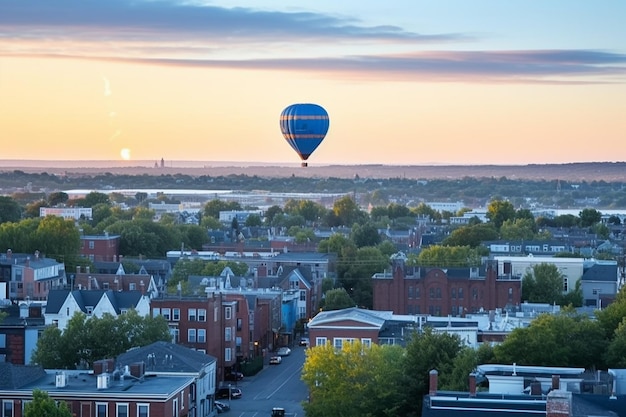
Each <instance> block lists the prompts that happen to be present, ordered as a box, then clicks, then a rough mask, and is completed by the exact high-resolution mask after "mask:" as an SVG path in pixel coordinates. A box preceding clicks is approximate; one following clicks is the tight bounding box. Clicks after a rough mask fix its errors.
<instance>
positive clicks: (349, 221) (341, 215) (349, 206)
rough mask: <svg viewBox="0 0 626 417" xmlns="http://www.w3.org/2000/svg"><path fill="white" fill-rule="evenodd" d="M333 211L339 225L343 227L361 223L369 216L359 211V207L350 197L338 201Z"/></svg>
mask: <svg viewBox="0 0 626 417" xmlns="http://www.w3.org/2000/svg"><path fill="white" fill-rule="evenodd" d="M332 211H333V213H334V214H335V216H336V218H337V220H338V225H343V226H350V225H353V224H354V223H361V222H362V221H363V220H364V219H365V218H366V217H367V214H366V213H365V212H363V211H361V210H360V209H359V206H358V205H357V204H356V202H355V201H354V199H352V197H350V196H344V197H341V198H340V199H338V200H336V201H335V203H334V204H333V210H332Z"/></svg>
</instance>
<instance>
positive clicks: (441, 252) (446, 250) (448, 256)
mask: <svg viewBox="0 0 626 417" xmlns="http://www.w3.org/2000/svg"><path fill="white" fill-rule="evenodd" d="M411 259H414V258H413V257H411ZM480 262H481V260H480V253H479V251H478V250H477V249H475V248H474V249H472V248H470V247H469V246H440V245H433V246H429V247H427V248H425V249H423V250H422V251H421V252H420V254H419V255H418V257H417V262H414V261H412V263H414V264H416V265H420V266H430V267H440V268H447V267H468V266H479V265H480Z"/></svg>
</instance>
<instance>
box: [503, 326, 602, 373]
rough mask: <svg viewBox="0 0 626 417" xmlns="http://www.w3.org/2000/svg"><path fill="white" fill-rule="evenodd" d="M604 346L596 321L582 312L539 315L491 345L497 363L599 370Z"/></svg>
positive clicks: (599, 327)
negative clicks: (525, 325)
mask: <svg viewBox="0 0 626 417" xmlns="http://www.w3.org/2000/svg"><path fill="white" fill-rule="evenodd" d="M607 346H608V342H607V340H606V339H605V338H604V331H603V329H602V327H601V325H600V323H598V322H597V321H593V320H591V319H589V318H588V317H586V316H583V315H575V314H556V315H555V314H542V315H540V316H539V317H537V318H536V319H534V320H533V321H532V322H531V323H530V326H528V327H520V328H516V329H514V330H513V331H512V332H511V333H510V334H509V335H508V336H507V337H506V339H505V340H504V342H502V343H501V344H499V345H496V346H495V347H494V354H495V360H496V362H498V363H514V362H515V363H518V364H520V365H535V366H575V367H583V368H587V369H592V368H593V369H601V368H603V367H604V366H605V363H604V352H605V351H606V349H607Z"/></svg>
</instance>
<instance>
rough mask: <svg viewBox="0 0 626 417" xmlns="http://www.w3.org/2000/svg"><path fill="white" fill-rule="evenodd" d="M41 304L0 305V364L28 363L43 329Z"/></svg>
mask: <svg viewBox="0 0 626 417" xmlns="http://www.w3.org/2000/svg"><path fill="white" fill-rule="evenodd" d="M42 310H43V304H41V303H35V302H29V303H26V302H20V303H19V305H18V304H17V303H11V302H8V303H7V302H6V300H5V302H3V303H0V314H2V313H4V314H6V315H5V317H4V319H2V320H0V362H9V363H13V364H15V365H25V364H28V363H30V359H31V354H32V352H33V350H34V349H35V347H36V346H37V340H38V338H39V333H40V332H42V331H43V330H44V328H45V326H44V324H45V321H44V317H43V314H42Z"/></svg>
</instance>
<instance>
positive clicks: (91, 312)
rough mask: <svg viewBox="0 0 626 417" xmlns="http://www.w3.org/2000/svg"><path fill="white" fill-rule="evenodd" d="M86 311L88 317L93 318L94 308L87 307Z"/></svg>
mask: <svg viewBox="0 0 626 417" xmlns="http://www.w3.org/2000/svg"><path fill="white" fill-rule="evenodd" d="M85 309H86V310H87V315H88V316H91V315H92V314H93V307H91V306H88V307H85Z"/></svg>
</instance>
